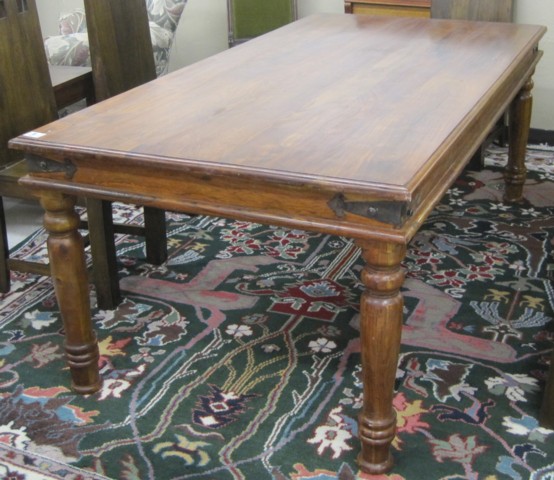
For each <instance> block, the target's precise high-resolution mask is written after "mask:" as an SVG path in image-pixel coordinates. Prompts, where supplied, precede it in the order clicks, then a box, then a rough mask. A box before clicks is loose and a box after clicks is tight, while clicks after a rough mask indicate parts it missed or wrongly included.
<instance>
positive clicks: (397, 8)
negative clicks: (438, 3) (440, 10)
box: [344, 0, 431, 17]
mask: <svg viewBox="0 0 554 480" xmlns="http://www.w3.org/2000/svg"><path fill="white" fill-rule="evenodd" d="M344 11H345V12H346V13H359V14H362V15H393V16H402V17H430V16H431V0H346V1H345V2H344Z"/></svg>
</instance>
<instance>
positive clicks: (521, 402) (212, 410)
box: [0, 148, 554, 480]
mask: <svg viewBox="0 0 554 480" xmlns="http://www.w3.org/2000/svg"><path fill="white" fill-rule="evenodd" d="M504 160H505V151H504V150H502V149H495V150H493V151H491V152H489V156H488V166H487V168H485V169H483V170H481V171H478V172H477V171H466V172H465V173H464V174H463V175H462V176H461V177H460V179H459V180H458V181H457V183H456V184H455V185H454V186H453V187H452V188H451V189H450V190H449V191H448V193H447V195H445V197H444V199H443V200H442V202H441V203H440V204H439V205H438V206H437V208H436V209H435V211H434V212H433V214H432V215H431V216H430V217H429V219H428V221H427V222H426V223H425V225H424V227H423V228H422V229H421V230H420V232H419V233H418V234H417V236H416V237H415V238H414V239H413V241H412V242H411V244H410V248H409V251H408V254H407V257H406V261H405V264H404V267H405V269H406V272H407V280H406V283H405V287H404V290H403V293H404V296H405V316H404V317H405V325H404V329H403V341H402V351H401V355H400V361H399V365H398V373H397V385H396V387H397V389H396V394H395V400H394V404H395V407H396V409H397V412H398V435H397V438H396V440H395V442H394V455H395V460H396V464H395V467H394V471H393V473H390V474H388V475H381V476H373V477H371V476H369V475H365V474H363V473H361V472H360V471H359V469H358V467H357V465H356V461H355V459H356V455H357V453H358V438H357V435H358V431H357V423H356V418H357V415H358V413H359V409H360V405H361V401H362V400H361V395H362V390H361V382H360V351H359V350H360V343H359V338H358V335H359V330H358V320H359V305H358V302H359V296H360V293H361V291H362V286H361V284H360V281H359V274H360V270H361V268H362V261H361V260H360V256H359V250H358V249H357V248H356V247H355V245H354V244H353V242H352V241H351V240H349V239H346V238H341V237H334V236H329V235H324V234H317V233H311V232H305V231H299V230H289V229H284V228H280V227H275V226H266V225H259V224H253V223H248V222H239V221H233V220H225V219H222V218H214V217H205V216H197V217H192V218H191V217H188V216H186V215H181V214H174V213H167V223H168V232H169V235H168V238H169V240H168V241H169V250H170V256H169V259H168V261H167V262H166V263H165V264H163V265H161V266H153V265H149V264H147V263H145V261H144V243H143V240H142V239H141V238H138V237H133V236H118V237H117V252H118V262H119V269H120V278H121V286H122V289H123V293H124V300H123V302H122V304H121V305H120V306H119V308H117V309H116V310H114V311H101V310H98V309H96V308H94V309H93V317H94V323H95V328H96V331H97V334H98V337H99V343H100V353H101V358H100V368H101V373H102V376H103V378H104V384H103V388H102V390H101V391H100V392H98V393H97V394H95V395H90V396H79V395H76V394H74V393H72V392H71V391H70V390H69V375H68V372H67V370H66V367H65V363H64V358H63V347H62V342H63V327H62V324H61V321H60V319H59V315H58V311H57V306H56V300H55V297H54V292H53V288H52V284H51V281H50V279H49V278H46V277H39V276H34V275H30V274H20V273H17V272H13V276H12V282H13V288H12V291H11V292H10V293H9V294H6V295H4V296H3V297H2V299H1V310H0V479H4V480H7V479H9V480H29V479H61V478H63V479H70V480H85V479H125V480H139V479H140V480H146V479H156V480H165V479H168V480H169V479H171V480H176V479H203V480H208V479H210V480H211V479H216V480H219V479H221V480H226V479H248V480H250V479H252V480H263V479H274V480H285V479H291V480H307V479H318V480H327V479H343V480H349V479H355V478H360V479H365V478H373V479H383V480H384V479H391V480H402V479H409V480H419V479H421V480H439V479H441V480H455V479H483V480H494V479H498V480H500V479H514V480H520V479H533V480H539V479H551V480H552V479H554V431H552V430H548V429H546V428H541V427H540V426H539V424H538V421H537V415H538V412H539V408H540V404H541V399H542V390H543V387H544V381H545V378H546V374H547V371H548V359H549V356H550V350H551V349H552V345H553V342H554V322H553V321H552V318H553V316H554V313H553V305H554V289H553V283H552V275H553V272H554V257H553V255H554V254H553V238H554V217H553V214H554V167H553V166H552V164H553V163H554V154H553V152H552V151H550V150H549V149H548V148H537V149H533V150H531V151H530V152H529V166H530V167H533V170H534V171H532V172H530V173H529V175H528V181H527V184H526V188H525V194H526V201H525V203H524V204H522V205H518V206H513V205H507V204H504V203H503V202H502V187H503V180H502V171H501V169H500V168H498V167H497V166H496V165H497V164H501V163H502V162H503V161H504ZM116 214H117V216H118V217H119V219H120V220H125V221H129V222H133V221H140V209H135V208H133V207H129V206H124V205H118V206H117V208H116ZM44 242H45V235H44V232H43V231H38V232H36V233H35V234H34V235H32V236H31V237H30V238H28V239H27V240H26V241H25V242H23V243H22V244H21V245H20V246H18V247H17V248H16V250H17V254H18V255H23V256H26V257H30V258H35V259H37V258H45V255H46V251H45V243H44ZM91 298H92V302H93V305H94V303H95V301H94V290H93V289H92V288H91Z"/></svg>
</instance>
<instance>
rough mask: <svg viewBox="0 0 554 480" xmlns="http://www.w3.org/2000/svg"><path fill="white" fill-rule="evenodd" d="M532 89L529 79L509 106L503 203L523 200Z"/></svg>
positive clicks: (531, 82) (530, 79)
mask: <svg viewBox="0 0 554 480" xmlns="http://www.w3.org/2000/svg"><path fill="white" fill-rule="evenodd" d="M532 89H533V79H532V77H530V78H529V80H527V82H526V83H525V85H524V86H523V88H522V89H521V90H520V91H519V93H518V94H517V95H516V97H515V98H514V100H513V101H512V103H511V105H510V124H509V128H510V134H509V153H508V165H507V166H506V172H505V174H504V179H505V182H506V191H505V193H504V201H505V202H508V203H514V202H519V201H521V200H522V199H523V184H524V183H525V178H526V176H527V168H526V167H525V152H526V149H527V141H528V140H529V127H530V125H531V110H532V107H533V96H532V95H531V90H532Z"/></svg>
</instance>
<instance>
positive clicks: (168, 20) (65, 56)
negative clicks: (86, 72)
mask: <svg viewBox="0 0 554 480" xmlns="http://www.w3.org/2000/svg"><path fill="white" fill-rule="evenodd" d="M145 1H146V7H147V10H148V20H149V22H148V23H149V26H150V37H151V39H152V48H153V50H154V61H155V63H156V73H157V75H158V76H159V75H163V74H164V73H167V68H168V64H169V50H170V48H171V44H172V42H173V37H174V36H175V30H176V29H177V25H178V23H179V20H180V18H181V15H182V13H183V10H184V8H185V6H186V4H187V1H188V0H145ZM59 31H60V35H55V36H51V37H47V38H46V39H45V40H44V47H45V49H46V56H47V58H48V62H49V63H51V64H52V65H71V66H90V52H89V46H88V36H87V33H86V32H87V26H86V17H85V12H84V11H83V10H82V9H79V10H75V11H73V12H70V13H64V14H62V15H61V16H60V19H59Z"/></svg>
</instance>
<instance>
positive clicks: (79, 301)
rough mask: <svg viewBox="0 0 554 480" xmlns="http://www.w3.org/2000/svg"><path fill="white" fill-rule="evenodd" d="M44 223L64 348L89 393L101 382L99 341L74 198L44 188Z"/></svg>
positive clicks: (76, 380) (74, 376)
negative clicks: (60, 318)
mask: <svg viewBox="0 0 554 480" xmlns="http://www.w3.org/2000/svg"><path fill="white" fill-rule="evenodd" d="M40 200H41V204H42V206H43V207H44V209H45V215H44V226H45V228H46V230H47V231H48V242H47V243H48V255H49V257H50V272H51V275H52V281H53V283H54V289H55V292H56V297H57V300H58V305H59V308H60V313H61V316H62V320H63V325H64V330H65V351H66V355H67V363H68V365H69V369H70V372H71V380H72V386H73V389H74V390H75V391H76V392H78V393H83V394H89V393H94V392H95V391H97V390H98V389H99V388H100V386H101V378H100V374H99V371H98V357H99V354H98V342H97V340H96V335H95V333H94V331H93V329H92V323H91V318H90V298H89V285H88V278H87V271H86V264H85V254H84V244H83V239H82V237H81V235H80V234H79V231H78V230H77V228H78V226H79V223H80V219H79V216H78V215H77V213H76V212H75V209H74V206H75V198H74V197H71V196H68V195H64V194H60V193H54V192H42V193H41V195H40Z"/></svg>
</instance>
